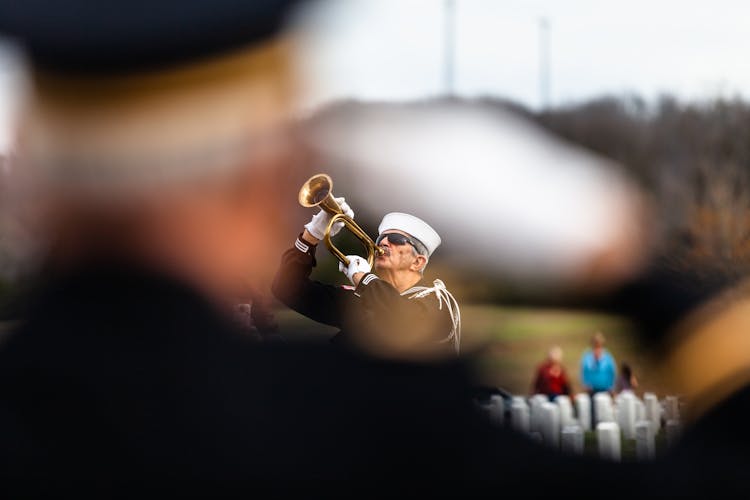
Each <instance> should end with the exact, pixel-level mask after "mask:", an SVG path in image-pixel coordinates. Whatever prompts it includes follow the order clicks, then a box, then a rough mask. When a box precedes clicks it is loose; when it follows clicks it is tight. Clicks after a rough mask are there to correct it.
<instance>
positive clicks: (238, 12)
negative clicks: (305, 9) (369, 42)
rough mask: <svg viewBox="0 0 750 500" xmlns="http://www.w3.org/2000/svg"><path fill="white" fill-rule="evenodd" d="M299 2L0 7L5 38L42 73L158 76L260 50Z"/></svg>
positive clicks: (61, 0) (13, 3)
mask: <svg viewBox="0 0 750 500" xmlns="http://www.w3.org/2000/svg"><path fill="white" fill-rule="evenodd" d="M299 3H300V0H127V1H125V0H0V35H2V36H6V37H9V38H11V39H13V40H15V41H16V42H18V43H20V45H21V46H22V47H23V49H24V50H25V51H26V52H27V55H28V56H29V57H30V59H31V61H32V63H33V64H34V65H35V66H36V67H39V68H42V69H46V70H52V71H56V72H62V73H73V74H117V73H130V72H138V71H147V70H153V69H159V68H162V67H165V66H170V65H177V64H181V63H186V62H191V61H194V60H199V59H201V58H209V57H211V56H212V55H215V54H220V53H222V52H226V51H230V50H232V49H235V48H237V49H239V48H241V47H243V46H251V45H254V44H259V43H262V42H263V41H265V40H267V39H269V38H271V37H272V36H274V35H275V34H277V33H278V32H279V31H280V30H281V29H283V27H284V24H285V22H286V21H287V16H288V15H289V14H290V13H291V12H292V10H293V8H294V7H295V6H296V5H297V4H299Z"/></svg>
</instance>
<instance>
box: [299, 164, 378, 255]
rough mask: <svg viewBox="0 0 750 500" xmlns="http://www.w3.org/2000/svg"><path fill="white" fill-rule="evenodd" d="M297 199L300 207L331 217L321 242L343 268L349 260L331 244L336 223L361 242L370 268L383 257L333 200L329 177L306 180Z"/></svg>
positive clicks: (317, 175)
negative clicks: (332, 229) (321, 211)
mask: <svg viewBox="0 0 750 500" xmlns="http://www.w3.org/2000/svg"><path fill="white" fill-rule="evenodd" d="M298 199H299V203H300V205H302V206H303V207H308V208H312V207H320V208H321V210H325V211H326V212H328V213H329V214H331V215H332V216H333V217H331V221H330V222H329V223H328V226H327V227H326V231H325V234H324V236H323V241H324V242H325V244H326V247H328V250H329V251H330V252H331V253H332V254H333V255H334V257H336V258H337V259H338V260H340V261H341V262H343V264H344V265H345V266H348V265H349V259H347V258H346V255H344V254H343V252H341V250H339V249H338V248H336V246H335V245H334V244H333V243H332V242H331V228H332V227H333V225H334V224H336V223H337V222H343V223H344V227H345V228H347V229H348V230H349V231H351V233H352V234H353V235H354V236H356V237H357V239H358V240H359V241H361V242H362V245H364V247H365V249H366V250H367V262H368V263H369V264H370V267H371V268H372V266H373V263H374V262H375V257H376V256H379V255H383V253H384V250H383V249H382V248H380V247H379V246H377V245H376V244H375V242H374V241H373V240H372V238H370V237H369V236H368V235H367V233H365V232H364V231H363V230H362V228H361V227H359V225H358V224H357V223H356V222H354V219H352V218H351V217H349V216H348V215H346V214H345V213H344V211H343V210H341V206H340V205H339V204H338V203H337V202H336V200H335V199H334V198H333V180H332V179H331V177H330V176H329V175H327V174H316V175H313V176H312V177H310V178H309V179H307V181H305V183H304V184H302V188H300V190H299V196H298Z"/></svg>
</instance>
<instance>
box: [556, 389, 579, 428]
mask: <svg viewBox="0 0 750 500" xmlns="http://www.w3.org/2000/svg"><path fill="white" fill-rule="evenodd" d="M555 404H556V405H557V407H558V408H559V409H560V426H561V427H565V426H566V425H575V424H576V420H575V417H574V416H573V405H572V403H571V402H570V398H569V397H568V396H565V395H562V396H557V397H556V398H555Z"/></svg>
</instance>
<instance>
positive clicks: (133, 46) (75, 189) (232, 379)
mask: <svg viewBox="0 0 750 500" xmlns="http://www.w3.org/2000/svg"><path fill="white" fill-rule="evenodd" d="M290 7H291V2H283V1H275V2H239V3H238V2H232V1H219V2H212V3H211V4H206V3H204V2H193V1H184V0H181V1H179V2H178V1H161V2H156V3H154V2H151V3H149V4H148V6H147V7H146V5H145V4H143V3H136V4H133V3H132V2H129V3H128V4H127V5H125V4H123V3H120V4H117V5H116V6H114V7H113V6H112V5H110V4H106V5H105V4H99V3H94V2H87V1H82V0H80V1H70V2H64V3H60V2H50V1H41V0H40V1H29V2H22V3H18V2H14V1H2V2H0V32H2V33H5V34H8V35H10V36H12V37H14V38H16V39H17V40H18V41H19V42H20V43H21V44H22V45H23V47H24V48H25V49H26V51H27V53H28V55H29V57H30V61H31V75H30V82H31V85H30V88H29V92H28V94H29V102H28V103H26V105H25V107H24V112H23V115H22V123H21V130H20V134H19V139H18V152H19V162H20V164H19V166H20V168H19V170H22V171H23V172H24V183H23V184H19V185H18V189H19V190H25V191H23V198H24V200H25V201H26V202H29V201H32V200H41V201H43V202H44V203H43V205H40V206H38V207H35V208H36V215H37V216H38V217H39V222H40V225H39V228H38V230H39V236H40V238H41V239H42V240H43V241H44V243H45V247H46V250H47V252H46V255H45V259H44V265H43V266H42V268H41V269H40V275H39V278H38V283H39V288H38V290H37V291H36V293H35V295H34V296H33V297H31V298H29V300H28V302H27V308H26V310H25V311H24V313H23V315H22V318H21V319H22V321H21V322H20V326H19V327H18V328H17V330H16V331H14V332H13V333H12V334H11V335H10V337H9V338H8V339H6V341H5V342H4V344H3V345H2V350H0V476H2V481H0V484H1V485H2V488H3V489H4V491H5V492H8V493H10V494H9V495H8V496H11V497H18V496H24V497H26V496H35V495H37V494H51V495H55V496H58V495H61V494H63V493H65V492H69V491H67V490H73V491H75V492H80V491H81V490H93V491H95V492H97V493H98V494H99V495H101V496H102V497H112V496H120V497H122V496H128V494H130V493H132V494H133V495H138V496H142V495H143V493H144V492H145V491H148V492H149V493H159V494H167V493H168V494H170V496H172V495H179V494H188V493H189V494H192V495H205V496H211V497H219V496H223V495H225V494H230V493H232V494H238V495H241V496H242V497H243V498H248V495H250V494H251V493H252V492H253V490H258V489H261V488H265V487H270V488H271V489H272V491H273V493H278V492H282V491H283V490H285V489H287V488H290V487H293V486H290V483H289V479H306V480H316V479H349V480H356V481H358V482H362V483H363V484H368V485H371V484H383V485H386V486H387V487H388V488H389V491H392V484H393V483H394V482H403V481H410V482H413V483H415V484H418V485H419V491H420V492H422V493H424V491H425V490H427V489H431V488H436V489H438V488H439V489H440V490H441V491H443V492H444V491H445V489H444V488H445V487H446V486H447V482H448V481H451V480H456V479H463V480H476V479H485V480H497V481H501V483H500V484H501V486H502V487H510V486H512V485H518V486H523V487H529V486H531V485H534V483H535V482H536V481H535V480H536V479H537V478H538V474H539V470H540V467H541V468H542V469H543V470H545V471H546V473H545V474H546V478H547V481H546V484H550V485H554V486H555V487H556V486H557V484H559V483H558V482H557V481H555V480H554V477H555V474H558V473H559V474H560V476H559V477H560V478H564V479H565V480H570V479H571V478H573V477H575V474H576V473H577V472H583V471H585V473H586V476H587V482H586V485H587V488H588V487H590V486H591V484H592V480H591V477H594V478H595V480H594V481H596V480H598V479H601V480H602V481H603V482H607V481H609V480H612V479H613V477H614V476H616V475H617V474H620V473H621V472H620V471H621V469H620V468H615V467H612V468H610V467H605V465H604V464H601V463H599V462H593V461H592V462H589V461H583V460H581V462H578V461H573V460H572V459H571V460H568V459H562V458H561V457H559V456H558V455H556V454H553V453H552V452H551V451H548V450H547V449H542V448H540V447H538V446H537V445H533V444H532V443H531V442H530V441H529V440H527V439H525V438H524V437H522V436H519V435H516V434H513V433H509V432H508V433H506V432H505V431H503V430H502V429H499V428H495V427H492V426H491V425H490V424H489V422H488V421H487V420H485V419H483V418H480V416H479V415H478V414H477V413H476V412H475V411H474V406H473V404H472V401H471V400H470V399H471V398H470V396H471V395H472V394H473V393H472V392H471V387H472V384H471V375H470V373H469V370H468V368H467V366H465V365H463V364H461V363H459V362H458V361H457V360H455V359H454V360H450V361H444V362H442V363H433V364H430V363H415V362H407V361H401V362H386V361H384V360H382V359H376V358H370V357H368V356H366V355H364V354H354V353H352V352H350V351H343V350H339V349H335V348H334V349H331V347H330V346H328V345H323V346H318V345H313V344H310V345H277V344H264V343H258V342H254V341H252V339H250V338H249V336H248V335H247V334H246V333H244V332H242V331H241V329H240V328H239V327H238V325H237V322H236V321H235V319H234V316H233V313H234V309H233V306H234V303H233V302H232V300H233V298H235V297H241V296H242V294H243V293H244V291H246V290H247V288H246V287H247V283H248V280H250V282H251V283H256V282H257V283H258V285H257V286H259V287H260V286H261V285H260V284H261V283H263V280H264V279H265V278H266V276H265V273H267V272H268V271H267V270H268V268H269V266H268V263H269V262H270V255H272V254H273V253H274V252H277V251H278V249H277V248H276V246H275V245H274V241H275V240H276V238H277V237H278V238H280V237H282V234H281V233H285V234H288V233H286V232H285V231H284V228H283V224H281V223H280V222H279V220H278V218H277V216H276V217H275V216H274V214H272V213H269V212H271V211H269V210H268V207H269V206H275V203H277V202H278V198H279V193H280V191H283V189H284V188H285V184H284V183H283V182H282V181H281V179H284V178H287V177H288V172H285V170H284V168H283V167H284V165H285V164H286V162H287V161H288V158H289V157H290V156H291V153H293V151H292V149H293V148H292V144H290V143H289V140H288V137H287V136H286V134H285V130H286V122H287V121H288V119H289V118H290V109H291V103H292V96H293V90H294V87H295V85H296V83H295V81H294V78H293V75H294V73H293V71H292V60H293V55H294V53H293V50H292V45H290V43H289V42H290V40H289V39H287V38H286V37H285V36H284V32H283V31H282V30H281V28H282V26H283V22H284V20H285V19H286V18H287V15H288V14H289V12H290V11H289V8H290ZM51 19H53V20H54V22H49V20H51ZM282 194H283V193H282ZM386 226H388V225H386ZM383 229H384V230H386V229H387V230H390V232H387V233H388V237H387V240H386V239H385V237H384V240H383V242H381V243H382V244H383V245H386V246H388V245H391V246H392V250H394V251H396V250H398V255H399V256H400V258H408V257H409V255H411V254H407V253H403V252H402V251H404V250H407V251H408V252H411V249H410V247H411V246H412V245H411V244H402V243H401V242H400V239H399V237H398V236H395V235H396V234H401V233H400V232H398V231H394V229H396V228H394V227H384V228H383ZM384 232H386V231H384ZM391 238H393V239H392V240H391ZM420 239H421V238H420ZM425 240H426V241H425ZM437 241H438V240H437V239H428V238H424V240H423V241H422V243H424V244H425V245H427V248H428V252H429V251H432V250H434V248H435V247H436V246H437V244H436V242H437ZM310 243H312V241H310ZM300 253H301V252H300ZM276 255H278V254H277V253H276ZM391 257H392V258H393V257H394V254H391ZM412 260H413V261H414V262H417V263H418V266H417V267H419V266H422V267H423V264H424V262H425V261H426V258H425V256H424V255H423V254H419V253H418V254H417V255H412ZM271 271H273V269H272V270H271ZM350 274H351V273H350ZM368 276H371V275H368ZM268 278H270V276H268ZM373 285H374V284H373V283H370V284H369V286H373ZM441 334H442V335H446V332H445V331H441ZM475 484H476V483H473V482H468V483H464V485H463V486H462V487H461V491H462V493H466V491H467V490H468V489H469V488H470V487H471V486H473V485H475ZM534 487H537V486H534ZM146 488H148V490H146ZM326 488H327V489H330V485H327V486H326ZM305 494H306V495H310V494H311V490H309V489H307V490H305Z"/></svg>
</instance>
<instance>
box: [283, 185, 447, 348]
mask: <svg viewBox="0 0 750 500" xmlns="http://www.w3.org/2000/svg"><path fill="white" fill-rule="evenodd" d="M337 201H339V203H340V205H341V207H342V210H343V211H344V213H346V215H348V216H349V217H354V212H353V210H352V209H351V208H350V207H349V205H348V204H347V203H346V200H345V199H344V198H343V197H342V198H339V199H338V200H337ZM330 220H331V215H330V214H329V213H328V212H326V211H325V210H322V209H321V210H320V211H319V212H318V213H317V214H315V215H314V216H313V218H312V219H311V220H310V222H308V223H307V224H306V225H305V227H304V230H303V232H302V233H300V235H299V236H298V238H297V240H296V241H295V244H294V247H293V248H290V249H289V250H287V251H286V252H285V253H284V255H283V257H282V261H281V265H280V267H279V270H278V273H277V275H276V279H275V280H274V285H273V291H274V293H275V294H276V296H277V297H278V298H279V300H281V301H282V302H283V303H284V304H286V305H287V306H289V307H290V308H292V309H294V310H295V311H297V312H299V313H300V314H303V315H305V316H307V317H309V318H311V319H313V320H315V321H319V322H321V323H325V324H328V325H332V326H336V327H339V328H341V330H340V331H339V332H338V333H337V334H336V335H335V336H334V337H333V339H332V340H333V341H334V342H336V343H339V344H341V343H345V344H348V345H353V344H352V342H353V341H354V342H355V343H356V342H359V343H362V342H364V343H367V344H368V346H371V348H372V349H375V350H376V351H381V352H382V353H383V354H384V355H391V356H400V355H402V354H406V355H409V356H423V355H424V356H446V355H448V356H450V355H451V354H457V353H458V350H459V342H460V335H461V315H460V310H459V307H458V303H457V302H456V300H455V299H454V297H453V295H452V294H451V293H450V292H449V291H448V290H447V289H446V288H445V285H444V283H443V282H442V281H441V280H439V279H436V280H434V281H433V282H432V283H431V284H430V283H427V282H426V281H425V279H424V270H425V267H426V266H427V263H428V261H429V259H430V257H431V256H432V253H433V252H434V251H435V250H436V249H437V247H438V246H439V245H440V243H441V238H440V235H438V233H437V232H436V231H435V230H434V229H433V228H432V227H431V226H430V225H429V224H427V223H426V222H425V221H423V220H422V219H420V218H418V217H415V216H413V215H410V214H405V213H400V212H391V213H389V214H386V215H385V216H384V217H383V220H382V221H381V223H380V225H379V226H378V233H379V235H378V237H377V239H376V241H375V243H376V244H377V245H378V246H379V247H380V248H381V249H382V250H383V253H382V254H381V255H378V256H376V257H375V260H374V272H373V269H371V268H370V264H369V263H368V261H367V260H366V259H364V258H363V257H360V256H358V255H348V256H347V259H348V260H349V266H345V265H344V264H343V262H339V270H340V271H341V272H342V273H344V274H345V275H346V277H347V279H348V280H349V282H350V283H351V286H348V285H345V286H337V285H330V284H325V283H321V282H319V281H315V280H311V279H310V274H311V273H312V271H313V268H314V267H315V265H316V260H315V251H316V249H317V245H318V243H319V242H320V241H321V240H322V239H323V237H324V232H325V229H326V228H327V226H328V224H329V222H330ZM337 226H338V227H332V229H331V235H332V236H333V235H334V234H336V233H337V232H338V231H339V230H340V229H341V227H343V222H340V223H337Z"/></svg>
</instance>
